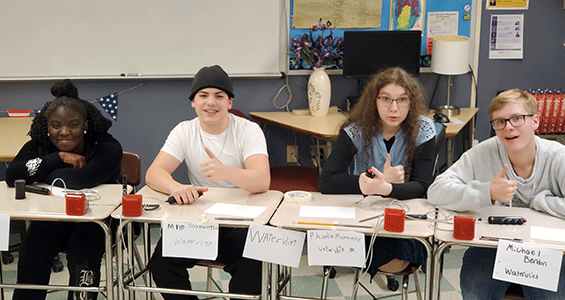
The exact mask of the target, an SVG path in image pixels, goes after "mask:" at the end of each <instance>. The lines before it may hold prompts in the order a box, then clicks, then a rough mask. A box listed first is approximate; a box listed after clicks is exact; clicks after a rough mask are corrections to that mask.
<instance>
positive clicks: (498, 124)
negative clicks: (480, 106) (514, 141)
mask: <svg viewBox="0 0 565 300" xmlns="http://www.w3.org/2000/svg"><path fill="white" fill-rule="evenodd" d="M531 116H533V115H516V116H512V117H510V118H508V119H494V120H492V121H490V124H491V125H492V128H493V129H494V130H501V129H504V127H506V122H510V125H512V126H514V127H520V126H522V125H524V123H526V117H531Z"/></svg>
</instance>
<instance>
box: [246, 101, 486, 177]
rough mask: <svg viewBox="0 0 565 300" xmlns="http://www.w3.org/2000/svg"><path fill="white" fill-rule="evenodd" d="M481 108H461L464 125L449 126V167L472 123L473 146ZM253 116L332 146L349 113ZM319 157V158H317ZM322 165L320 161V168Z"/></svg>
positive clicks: (252, 114) (470, 131)
mask: <svg viewBox="0 0 565 300" xmlns="http://www.w3.org/2000/svg"><path fill="white" fill-rule="evenodd" d="M478 111H479V108H477V107H464V108H461V109H460V114H459V115H457V116H453V118H457V119H458V120H460V121H461V122H462V124H450V123H446V124H445V125H446V129H445V138H446V148H447V166H448V167H449V166H451V164H452V163H453V156H454V152H455V149H454V148H455V145H454V143H453V139H454V138H455V137H456V136H457V135H458V134H459V132H460V131H461V130H462V129H463V128H464V127H465V126H466V125H467V124H469V140H468V142H467V148H470V147H471V146H472V144H473V131H474V128H475V127H474V126H475V124H474V122H473V120H474V118H475V115H476V114H477V112H478ZM249 115H250V116H252V117H253V118H254V119H256V120H257V121H259V122H261V123H264V124H270V125H274V126H278V127H282V128H286V129H290V130H292V131H296V132H299V133H303V134H306V135H309V136H311V137H314V138H316V141H317V143H319V140H325V141H327V143H328V144H329V145H330V146H331V142H333V141H335V140H336V139H337V136H338V135H339V129H340V128H341V124H343V122H345V120H346V119H347V114H346V113H344V112H334V113H328V114H327V115H326V116H324V117H314V116H312V115H310V114H307V115H298V116H297V115H294V114H292V113H291V112H285V111H277V112H250V113H249ZM433 115H434V112H433V111H432V112H430V113H429V114H428V117H429V118H430V119H433ZM318 158H319V155H318ZM319 163H320V162H319V161H318V165H320V164H319Z"/></svg>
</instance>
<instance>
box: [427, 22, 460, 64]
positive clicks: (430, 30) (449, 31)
mask: <svg viewBox="0 0 565 300" xmlns="http://www.w3.org/2000/svg"><path fill="white" fill-rule="evenodd" d="M426 28H427V38H428V39H427V41H426V54H432V45H433V39H434V37H435V36H446V35H457V34H458V30H459V12H458V11H434V12H428V26H427V27H426Z"/></svg>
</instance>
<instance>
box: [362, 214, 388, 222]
mask: <svg viewBox="0 0 565 300" xmlns="http://www.w3.org/2000/svg"><path fill="white" fill-rule="evenodd" d="M383 215H384V214H379V215H376V216H372V217H368V218H365V219H361V220H359V223H363V222H366V221H369V220H372V219H376V218H378V217H381V216H383Z"/></svg>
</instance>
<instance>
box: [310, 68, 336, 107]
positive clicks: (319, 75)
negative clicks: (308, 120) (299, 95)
mask: <svg viewBox="0 0 565 300" xmlns="http://www.w3.org/2000/svg"><path fill="white" fill-rule="evenodd" d="M324 69H325V68H324V67H322V68H314V72H312V74H311V75H310V79H308V105H309V106H310V114H312V115H313V116H315V117H323V116H325V115H327V114H328V109H329V108H330V100H331V94H332V84H331V82H330V77H329V76H328V74H327V73H326V71H325V70H324Z"/></svg>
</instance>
